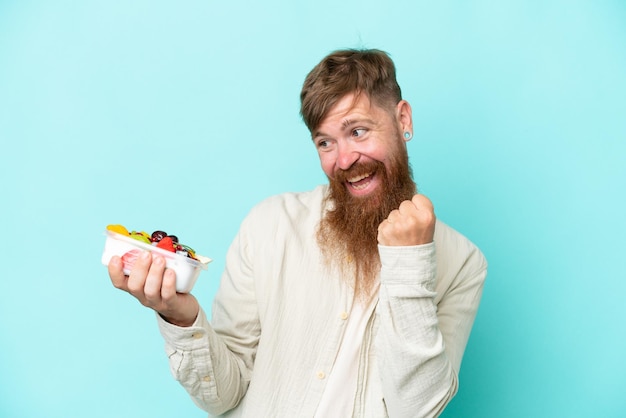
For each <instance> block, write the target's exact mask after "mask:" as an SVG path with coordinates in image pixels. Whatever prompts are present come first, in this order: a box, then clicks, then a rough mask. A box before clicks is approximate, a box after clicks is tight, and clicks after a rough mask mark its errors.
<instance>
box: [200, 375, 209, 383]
mask: <svg viewBox="0 0 626 418" xmlns="http://www.w3.org/2000/svg"><path fill="white" fill-rule="evenodd" d="M202 381H203V382H210V381H211V377H210V376H204V377H203V378H202Z"/></svg>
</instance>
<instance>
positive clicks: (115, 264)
mask: <svg viewBox="0 0 626 418" xmlns="http://www.w3.org/2000/svg"><path fill="white" fill-rule="evenodd" d="M107 267H108V269H109V277H110V278H111V283H113V286H114V287H116V288H117V289H122V290H127V289H128V288H127V287H126V281H127V280H128V277H127V276H126V275H125V274H124V266H123V264H122V259H121V258H120V257H118V256H113V257H111V260H110V261H109V265H108V266H107Z"/></svg>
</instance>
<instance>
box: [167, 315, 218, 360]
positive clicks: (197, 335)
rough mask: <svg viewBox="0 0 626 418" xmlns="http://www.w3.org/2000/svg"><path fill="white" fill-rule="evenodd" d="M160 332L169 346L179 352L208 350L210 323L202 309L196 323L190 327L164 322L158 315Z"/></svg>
mask: <svg viewBox="0 0 626 418" xmlns="http://www.w3.org/2000/svg"><path fill="white" fill-rule="evenodd" d="M156 317H157V324H158V326H159V332H160V333H161V335H162V336H163V339H164V340H165V342H166V343H167V344H169V345H170V346H172V347H174V348H175V349H177V350H183V351H189V350H194V349H199V348H206V345H207V342H206V340H207V332H208V330H209V328H210V327H209V322H208V320H207V318H206V314H205V313H204V311H203V310H202V309H200V312H198V317H197V318H196V320H195V322H194V323H193V324H192V325H191V326H189V327H179V326H178V325H174V324H170V323H169V322H167V321H166V320H164V319H163V318H162V317H161V315H159V314H158V313H157V314H156Z"/></svg>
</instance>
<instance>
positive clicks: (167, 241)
mask: <svg viewBox="0 0 626 418" xmlns="http://www.w3.org/2000/svg"><path fill="white" fill-rule="evenodd" d="M156 246H157V247H159V248H162V249H164V250H167V251H171V252H176V246H175V245H174V241H173V240H172V238H170V237H165V238H163V239H161V241H159V242H158V243H157V245H156Z"/></svg>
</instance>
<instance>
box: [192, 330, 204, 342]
mask: <svg viewBox="0 0 626 418" xmlns="http://www.w3.org/2000/svg"><path fill="white" fill-rule="evenodd" d="M202 335H203V334H202V333H201V332H194V333H193V334H191V337H192V338H195V339H196V340H199V339H200V338H202Z"/></svg>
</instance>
